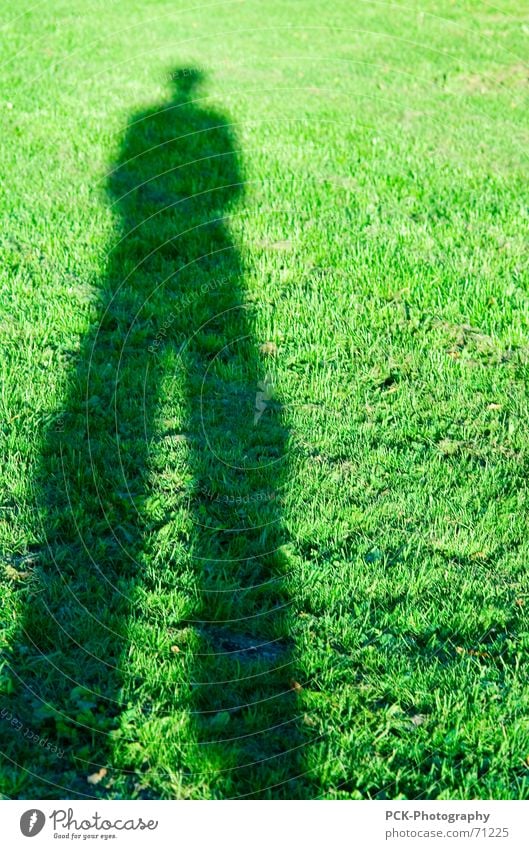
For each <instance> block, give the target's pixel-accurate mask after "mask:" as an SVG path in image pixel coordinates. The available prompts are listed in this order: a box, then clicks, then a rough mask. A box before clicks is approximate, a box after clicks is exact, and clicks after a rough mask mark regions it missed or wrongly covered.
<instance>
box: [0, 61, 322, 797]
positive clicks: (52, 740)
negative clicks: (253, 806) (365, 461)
mask: <svg viewBox="0 0 529 849" xmlns="http://www.w3.org/2000/svg"><path fill="white" fill-rule="evenodd" d="M172 79H173V81H174V91H173V95H172V98H171V99H170V100H168V101H167V102H165V103H162V104H160V105H159V106H157V107H156V108H154V109H149V110H148V111H145V112H142V113H140V114H138V115H136V116H134V117H133V119H132V121H131V123H130V124H129V126H128V129H127V131H126V134H125V137H124V139H123V143H122V147H121V151H120V155H119V158H118V160H117V162H116V166H115V168H114V169H113V170H112V172H111V173H110V174H109V177H108V184H107V189H108V193H109V196H110V199H111V202H112V207H113V209H114V210H115V212H116V215H117V217H118V226H119V230H120V238H119V242H118V244H117V245H116V246H115V248H114V249H113V251H112V252H111V255H110V257H109V260H108V269H107V274H106V276H105V279H104V281H103V284H102V286H101V290H100V292H99V300H98V304H97V309H96V313H95V316H94V321H93V323H92V326H91V330H90V332H89V333H88V334H87V337H86V338H85V339H84V341H83V342H82V345H81V350H80V352H79V354H78V361H77V366H76V370H75V373H74V375H73V377H72V380H71V385H70V386H69V390H68V394H67V401H66V403H65V405H64V411H63V412H61V413H60V415H58V416H57V419H56V421H55V422H54V424H53V426H52V427H50V429H49V431H48V433H47V435H46V438H45V444H44V448H43V452H42V461H41V464H40V468H39V469H38V470H37V472H36V475H35V497H36V500H37V504H38V512H39V516H40V518H41V521H42V531H43V536H44V535H45V539H46V545H45V546H44V545H43V546H40V547H39V548H38V550H37V551H36V552H35V556H36V557H38V567H37V569H36V572H35V575H34V578H33V580H32V582H31V583H30V587H29V591H28V595H27V598H26V599H25V614H24V619H23V623H22V625H21V627H20V632H19V636H18V638H17V640H16V641H15V643H14V645H13V646H12V648H11V649H10V651H9V652H8V653H7V654H6V663H7V669H8V678H7V686H6V688H5V691H6V692H5V695H4V697H3V700H2V711H3V719H2V720H1V721H0V750H1V751H2V753H3V755H4V775H7V786H8V787H9V795H10V796H13V797H17V798H76V797H78V798H83V797H87V796H88V797H91V796H99V797H102V798H105V797H121V798H124V797H125V798H130V797H136V796H140V797H142V796H143V797H160V798H166V797H169V796H171V795H183V796H210V797H214V798H228V797H230V798H231V797H245V796H254V797H263V798H266V797H273V798H283V797H285V798H299V797H307V796H310V795H311V794H312V792H313V791H312V790H311V788H310V782H309V780H308V778H307V777H306V776H304V773H305V772H306V770H305V768H304V761H303V754H304V747H305V745H306V743H307V738H306V731H307V729H306V728H303V726H302V723H301V721H300V717H299V714H300V712H301V708H300V706H299V704H298V699H299V691H300V689H301V687H300V685H299V684H298V683H297V680H298V678H299V677H300V673H297V672H296V671H295V662H294V661H295V657H294V653H293V646H292V641H291V637H290V632H291V623H290V604H291V598H290V593H289V589H288V587H289V580H290V579H291V576H290V575H289V570H288V567H287V564H286V555H285V549H286V544H287V538H286V533H285V529H284V525H283V523H282V521H281V518H282V517H281V496H282V492H283V489H284V487H285V485H286V482H287V480H288V462H287V445H288V433H287V430H286V428H285V425H284V423H283V421H282V412H281V405H280V403H279V402H278V400H277V399H274V397H273V388H272V384H273V363H271V364H270V365H269V364H267V363H265V362H264V355H262V354H261V353H260V352H259V349H258V346H257V344H256V341H255V338H254V330H253V321H252V315H251V310H249V308H248V305H247V303H246V301H245V293H244V289H243V276H244V269H243V266H242V261H241V258H240V255H239V252H238V251H237V250H236V248H235V246H234V244H233V241H232V238H231V236H230V232H229V229H228V225H227V221H228V216H229V214H231V213H232V210H234V209H235V208H236V203H237V202H238V201H239V200H240V199H241V197H242V193H243V184H244V181H243V175H242V172H241V165H240V162H239V159H238V155H237V152H236V144H235V139H234V136H233V132H232V130H231V128H230V126H229V125H228V123H227V121H226V118H225V117H223V116H222V115H220V114H218V113H217V112H215V111H214V110H212V109H210V108H207V107H205V106H204V105H203V103H202V101H201V100H200V99H199V98H198V97H197V93H199V91H200V86H201V84H202V79H201V74H200V73H199V72H198V71H196V70H191V69H181V70H179V71H176V72H175V73H174V74H172ZM269 359H271V358H269ZM184 715H185V716H187V718H188V720H187V725H186V726H185V735H184V737H183V736H182V734H183V732H182V724H181V722H180V717H181V716H184ZM124 716H126V717H127V721H126V722H124ZM149 733H150V734H151V737H152V735H153V734H154V735H156V737H157V739H158V741H159V742H158V745H160V741H161V745H162V748H163V756H161V757H160V758H159V759H156V760H153V751H154V749H153V746H152V744H151V748H150V749H149V745H148V743H146V738H147V737H148V735H149ZM138 740H140V742H138ZM175 776H176V777H175ZM178 788H180V789H178Z"/></svg>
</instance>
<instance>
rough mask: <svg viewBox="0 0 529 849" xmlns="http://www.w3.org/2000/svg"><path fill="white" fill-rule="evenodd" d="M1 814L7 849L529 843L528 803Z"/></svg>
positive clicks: (51, 809)
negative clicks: (94, 846) (28, 848)
mask: <svg viewBox="0 0 529 849" xmlns="http://www.w3.org/2000/svg"><path fill="white" fill-rule="evenodd" d="M1 813H2V833H1V845H2V846H5V847H6V849H11V847H15V846H26V847H27V846H32V847H35V849H37V847H47V846H55V847H57V846H61V845H67V846H71V845H72V844H78V845H85V846H86V845H87V844H88V845H91V846H93V845H96V846H100V847H101V849H103V847H104V846H115V847H116V849H118V847H123V849H125V847H129V846H131V847H139V846H141V847H160V846H161V847H165V846H174V847H179V846H181V847H185V849H195V847H196V848H197V849H212V847H215V849H254V847H256V849H260V847H263V849H265V847H267V849H268V847H270V845H272V846H273V849H283V847H295V849H298V848H299V849H331V847H332V849H338V848H339V849H346V848H347V847H355V849H356V847H360V849H371V847H373V849H379V847H386V849H391V847H403V846H410V847H417V849H419V847H421V849H422V847H423V846H436V847H445V849H457V847H467V849H468V847H470V846H475V847H478V846H483V847H494V846H502V847H509V849H514V847H516V849H528V847H529V829H528V825H527V817H528V815H529V803H528V802H510V801H509V802H501V801H494V802H482V801H479V802H472V801H469V802H449V801H447V802H382V801H381V802H378V801H377V802H347V801H339V802H335V801H332V802H331V801H329V802H326V801H306V802H280V801H277V802H276V801H272V802H259V801H238V802H236V801H233V802H232V801H219V802H198V801H197V802H188V801H169V802H156V801H136V802H130V801H96V800H94V801H79V802H77V801H72V802H70V801H53V800H52V801H49V800H43V801H31V802H25V801H21V802H19V801H4V802H3V803H2V807H1ZM33 839H34V840H35V842H34V843H31V840H33ZM66 841H69V842H68V843H66ZM96 841H97V842H96Z"/></svg>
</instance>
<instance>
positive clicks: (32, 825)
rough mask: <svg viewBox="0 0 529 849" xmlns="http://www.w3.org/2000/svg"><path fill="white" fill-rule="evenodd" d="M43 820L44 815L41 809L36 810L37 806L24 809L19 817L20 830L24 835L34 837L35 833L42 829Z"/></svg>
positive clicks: (44, 819) (44, 820) (44, 818)
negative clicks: (27, 809)
mask: <svg viewBox="0 0 529 849" xmlns="http://www.w3.org/2000/svg"><path fill="white" fill-rule="evenodd" d="M45 822H46V817H45V816H44V814H43V813H42V811H39V810H37V808H31V810H29V811H25V813H23V814H22V816H21V817H20V831H21V832H22V834H23V835H24V837H35V835H36V834H39V832H41V831H42V829H43V828H44V823H45Z"/></svg>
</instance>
